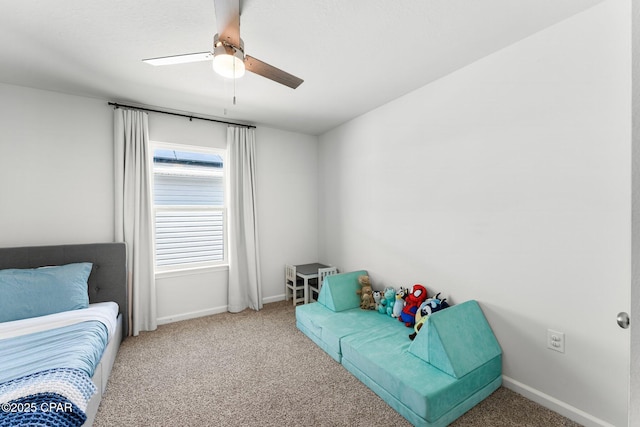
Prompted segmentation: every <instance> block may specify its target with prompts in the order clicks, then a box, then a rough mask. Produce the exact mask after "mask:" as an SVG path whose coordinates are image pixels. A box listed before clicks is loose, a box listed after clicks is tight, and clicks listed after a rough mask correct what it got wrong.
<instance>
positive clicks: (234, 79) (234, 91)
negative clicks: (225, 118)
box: [233, 59, 236, 105]
mask: <svg viewBox="0 0 640 427" xmlns="http://www.w3.org/2000/svg"><path fill="white" fill-rule="evenodd" d="M233 105H236V61H235V59H234V60H233Z"/></svg>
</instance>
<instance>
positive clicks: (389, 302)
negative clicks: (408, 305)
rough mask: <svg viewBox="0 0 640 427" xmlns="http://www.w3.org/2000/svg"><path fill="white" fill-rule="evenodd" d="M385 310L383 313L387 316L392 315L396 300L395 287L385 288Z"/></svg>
mask: <svg viewBox="0 0 640 427" xmlns="http://www.w3.org/2000/svg"><path fill="white" fill-rule="evenodd" d="M384 300H385V305H384V311H382V312H381V313H382V314H386V315H387V316H391V315H392V314H393V304H394V303H395V301H396V290H395V289H393V288H386V289H385V290H384Z"/></svg>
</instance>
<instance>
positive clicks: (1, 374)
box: [0, 321, 109, 383]
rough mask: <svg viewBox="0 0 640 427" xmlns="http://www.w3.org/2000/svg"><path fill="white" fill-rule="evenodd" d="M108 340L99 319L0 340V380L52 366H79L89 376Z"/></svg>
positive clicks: (105, 330)
mask: <svg viewBox="0 0 640 427" xmlns="http://www.w3.org/2000/svg"><path fill="white" fill-rule="evenodd" d="M108 342H109V336H108V331H107V327H106V326H105V325H104V324H103V323H102V322H99V321H88V322H80V323H76V324H74V325H69V326H65V327H62V328H56V329H50V330H48V331H42V332H36V333H33V334H28V335H22V336H18V337H14V338H7V339H3V340H0V367H2V369H0V383H3V382H5V381H9V380H12V379H14V378H18V377H22V376H24V375H28V374H31V373H34V372H39V371H46V370H48V369H55V368H75V369H80V370H82V371H84V372H86V373H87V375H88V376H89V377H92V376H93V372H94V370H95V368H96V366H97V365H98V363H99V362H100V358H101V357H102V353H103V352H104V349H105V348H106V346H107V343H108Z"/></svg>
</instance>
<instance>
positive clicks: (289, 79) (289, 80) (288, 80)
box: [244, 55, 304, 89]
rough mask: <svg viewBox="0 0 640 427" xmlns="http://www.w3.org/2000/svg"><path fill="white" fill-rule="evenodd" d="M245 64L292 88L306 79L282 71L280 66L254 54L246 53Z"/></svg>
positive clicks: (252, 69)
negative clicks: (270, 63) (261, 59)
mask: <svg viewBox="0 0 640 427" xmlns="http://www.w3.org/2000/svg"><path fill="white" fill-rule="evenodd" d="M244 66H245V68H246V69H247V70H249V71H251V72H252V73H256V74H259V75H261V76H262V77H266V78H268V79H270V80H273V81H274V82H277V83H280V84H283V85H285V86H289V87H290V88H291V89H295V88H297V87H298V86H300V85H301V84H302V82H303V81H304V80H302V79H301V78H299V77H296V76H294V75H293V74H289V73H287V72H286V71H282V70H281V69H279V68H276V67H274V66H273V65H269V64H267V63H266V62H262V61H260V60H259V59H256V58H254V57H252V56H249V55H245V57H244Z"/></svg>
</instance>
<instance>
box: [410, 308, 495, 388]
mask: <svg viewBox="0 0 640 427" xmlns="http://www.w3.org/2000/svg"><path fill="white" fill-rule="evenodd" d="M409 352H411V353H412V354H413V355H414V356H417V357H419V358H421V359H422V360H424V361H426V362H428V363H430V364H431V365H433V366H435V367H436V368H438V369H440V370H441V371H443V372H445V373H447V374H449V375H451V376H452V377H454V378H461V377H463V376H465V375H466V374H468V373H469V372H471V371H473V370H474V369H476V368H478V367H480V366H482V365H484V364H485V363H487V362H489V361H490V360H492V359H494V358H495V357H501V356H502V349H501V348H500V344H498V340H497V339H496V337H495V335H494V334H493V331H492V330H491V326H489V322H487V319H486V318H485V317H484V314H483V313H482V309H481V308H480V306H479V305H478V302H477V301H474V300H471V301H466V302H463V303H461V304H457V305H453V306H451V307H449V308H447V309H445V310H441V311H438V312H437V313H434V314H432V315H431V316H429V318H428V319H427V321H426V322H425V323H424V325H423V326H422V328H421V329H420V332H419V333H418V335H417V336H416V338H415V339H414V340H413V342H412V343H411V346H410V347H409Z"/></svg>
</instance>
